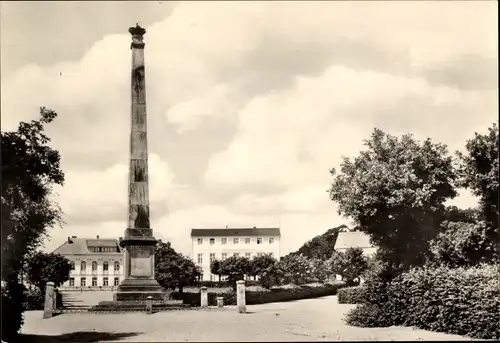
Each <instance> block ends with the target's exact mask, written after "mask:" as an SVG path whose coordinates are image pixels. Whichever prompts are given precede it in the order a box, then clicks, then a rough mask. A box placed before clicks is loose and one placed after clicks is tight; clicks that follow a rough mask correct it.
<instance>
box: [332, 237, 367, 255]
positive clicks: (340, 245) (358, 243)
mask: <svg viewBox="0 0 500 343" xmlns="http://www.w3.org/2000/svg"><path fill="white" fill-rule="evenodd" d="M349 248H361V249H362V250H363V254H364V255H365V256H373V255H374V254H375V253H376V252H377V247H376V246H374V245H373V244H371V243H370V236H368V235H367V234H366V233H364V232H362V231H352V232H339V235H338V237H337V241H336V242H335V247H334V250H336V251H342V252H345V251H346V250H347V249H349Z"/></svg>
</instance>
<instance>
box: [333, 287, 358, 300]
mask: <svg viewBox="0 0 500 343" xmlns="http://www.w3.org/2000/svg"><path fill="white" fill-rule="evenodd" d="M361 292H362V288H361V286H354V287H346V288H342V289H339V292H338V295H337V297H338V302H339V304H361V302H362V298H363V294H362V293H361Z"/></svg>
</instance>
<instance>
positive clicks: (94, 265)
mask: <svg viewBox="0 0 500 343" xmlns="http://www.w3.org/2000/svg"><path fill="white" fill-rule="evenodd" d="M92 271H93V272H96V271H97V262H96V261H94V262H92Z"/></svg>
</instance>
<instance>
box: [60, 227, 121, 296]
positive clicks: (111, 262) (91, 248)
mask: <svg viewBox="0 0 500 343" xmlns="http://www.w3.org/2000/svg"><path fill="white" fill-rule="evenodd" d="M118 243H119V240H117V239H113V238H99V236H97V237H96V238H78V237H76V236H73V237H68V240H67V241H66V242H64V244H62V245H61V246H60V247H59V248H57V249H56V250H54V253H55V254H60V255H63V256H64V257H66V258H67V259H69V260H70V262H71V267H72V270H71V273H70V278H69V280H68V281H66V282H65V283H64V284H63V285H62V286H60V287H59V288H60V289H67V290H70V289H78V290H80V289H82V290H87V289H102V290H113V289H114V288H116V287H117V286H118V285H119V284H120V282H121V281H122V278H123V253H122V250H121V248H120V245H119V244H118Z"/></svg>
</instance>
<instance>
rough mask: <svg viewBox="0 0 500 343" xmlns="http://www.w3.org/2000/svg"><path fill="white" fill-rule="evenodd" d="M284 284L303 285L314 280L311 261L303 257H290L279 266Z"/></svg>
mask: <svg viewBox="0 0 500 343" xmlns="http://www.w3.org/2000/svg"><path fill="white" fill-rule="evenodd" d="M277 267H278V269H279V270H280V271H281V273H280V274H281V275H282V280H281V283H282V284H295V285H302V284H305V283H308V282H312V281H313V280H314V277H313V268H312V266H311V263H310V260H309V259H308V258H307V257H305V256H302V255H288V256H285V257H284V258H283V259H281V260H280V261H279V262H278V264H277Z"/></svg>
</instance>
